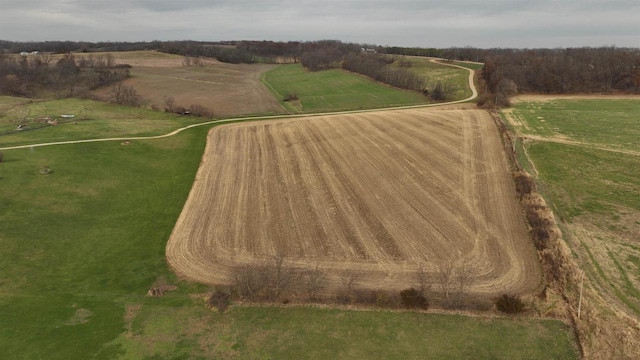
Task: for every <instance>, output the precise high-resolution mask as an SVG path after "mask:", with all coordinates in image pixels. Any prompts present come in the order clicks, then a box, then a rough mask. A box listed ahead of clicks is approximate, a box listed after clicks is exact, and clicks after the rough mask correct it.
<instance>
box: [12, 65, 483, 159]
mask: <svg viewBox="0 0 640 360" xmlns="http://www.w3.org/2000/svg"><path fill="white" fill-rule="evenodd" d="M436 60H437V59H432V60H431V61H433V62H436ZM439 64H442V65H446V66H453V67H457V68H461V69H465V70H467V71H469V87H470V88H471V91H472V95H471V96H470V97H468V98H466V99H463V100H458V101H450V102H444V103H438V104H426V105H411V106H400V107H394V108H385V109H368V110H352V111H340V112H333V113H317V114H309V115H268V116H255V117H237V118H230V119H222V120H212V121H206V122H203V123H199V124H192V125H189V126H185V127H182V128H179V129H176V130H174V131H172V132H170V133H167V134H164V135H157V136H140V137H116V138H103V139H87V140H71V141H58V142H50V143H37V144H29V145H19V146H7V147H0V150H13V149H28V148H33V147H41V146H53V145H65V144H82V143H91V142H101V141H127V140H129V141H131V140H153V139H162V138H166V137H169V136H174V135H176V134H178V133H180V132H182V131H184V130H187V129H191V128H194V127H197V126H207V125H213V124H224V123H230V122H239V121H257V120H269V119H287V118H289V119H290V118H300V119H303V118H310V117H315V116H325V115H345V114H355V113H365V112H379V111H392V110H401V109H417V108H423V107H440V106H447V105H455V104H461V103H465V102H468V101H471V100H474V99H475V98H476V97H478V91H477V89H476V87H475V84H474V82H473V77H474V75H475V71H474V70H472V69H468V68H465V67H462V66H458V65H454V64H447V63H439Z"/></svg>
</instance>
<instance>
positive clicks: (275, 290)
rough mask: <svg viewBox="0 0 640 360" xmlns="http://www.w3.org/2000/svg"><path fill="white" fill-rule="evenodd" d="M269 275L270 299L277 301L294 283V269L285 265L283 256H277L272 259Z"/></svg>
mask: <svg viewBox="0 0 640 360" xmlns="http://www.w3.org/2000/svg"><path fill="white" fill-rule="evenodd" d="M269 273H270V274H269V277H270V278H271V294H272V299H273V300H278V299H279V298H280V296H282V295H283V294H285V293H286V292H288V291H289V288H290V287H291V285H292V283H293V282H294V277H295V269H294V267H293V266H291V265H289V264H288V263H287V261H286V259H285V257H284V255H282V254H278V255H276V256H274V257H273V259H272V262H271V266H270V271H269Z"/></svg>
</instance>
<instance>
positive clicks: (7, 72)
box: [0, 53, 130, 97]
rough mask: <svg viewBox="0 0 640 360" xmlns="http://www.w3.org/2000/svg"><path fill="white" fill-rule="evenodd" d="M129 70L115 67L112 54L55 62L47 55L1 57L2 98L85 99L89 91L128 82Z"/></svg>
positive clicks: (64, 58)
mask: <svg viewBox="0 0 640 360" xmlns="http://www.w3.org/2000/svg"><path fill="white" fill-rule="evenodd" d="M129 67H130V66H129V65H123V64H120V65H117V64H115V63H114V60H113V56H111V55H110V54H106V55H97V56H87V57H80V58H76V57H75V56H73V55H71V54H66V55H64V56H62V57H60V58H54V57H53V56H52V55H51V54H47V53H40V54H37V55H36V54H33V55H29V56H14V55H5V54H2V53H0V80H2V81H0V94H1V95H11V96H24V97H37V96H40V95H42V94H46V93H54V94H56V95H57V96H62V97H64V96H85V95H87V93H88V91H89V90H93V89H96V88H98V87H102V86H106V85H110V84H113V83H116V82H119V81H122V80H124V79H126V78H128V77H129Z"/></svg>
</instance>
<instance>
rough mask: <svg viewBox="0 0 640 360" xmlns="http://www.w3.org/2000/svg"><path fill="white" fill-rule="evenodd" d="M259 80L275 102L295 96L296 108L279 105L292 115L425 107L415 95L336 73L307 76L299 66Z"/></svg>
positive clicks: (279, 69) (285, 67)
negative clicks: (397, 107) (405, 106)
mask: <svg viewBox="0 0 640 360" xmlns="http://www.w3.org/2000/svg"><path fill="white" fill-rule="evenodd" d="M262 80H263V82H264V83H265V85H266V86H267V87H268V88H269V89H270V90H271V92H272V93H273V94H274V96H275V97H276V98H277V99H279V100H282V99H283V98H284V97H285V96H286V95H287V94H289V93H296V94H297V95H298V97H299V98H300V102H299V104H294V103H293V102H283V106H285V108H287V109H288V110H289V111H291V112H296V113H297V112H304V113H312V112H324V111H339V110H357V109H368V108H382V107H390V106H403V105H416V104H425V103H428V99H427V98H426V97H425V96H423V95H422V94H419V93H417V92H414V91H407V90H400V89H396V88H393V87H390V86H386V85H383V84H380V83H377V82H375V81H373V80H370V79H368V78H366V77H364V76H360V75H357V74H352V73H349V72H347V71H344V70H339V69H335V70H327V71H318V72H309V71H306V70H305V69H304V68H303V67H302V66H301V65H299V64H291V65H281V66H278V67H277V68H275V69H273V70H270V71H268V72H266V73H265V74H264V77H263V79H262Z"/></svg>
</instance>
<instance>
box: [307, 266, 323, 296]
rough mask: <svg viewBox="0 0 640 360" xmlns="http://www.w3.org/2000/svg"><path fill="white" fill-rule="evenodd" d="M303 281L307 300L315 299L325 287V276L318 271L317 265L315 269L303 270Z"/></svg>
mask: <svg viewBox="0 0 640 360" xmlns="http://www.w3.org/2000/svg"><path fill="white" fill-rule="evenodd" d="M303 279H304V287H305V290H306V292H307V297H308V299H309V300H315V299H317V298H318V296H319V295H320V292H321V291H322V289H324V287H325V285H326V274H325V273H324V272H322V271H321V270H320V269H319V265H316V267H315V268H308V269H306V270H305V272H304V276H303Z"/></svg>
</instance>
